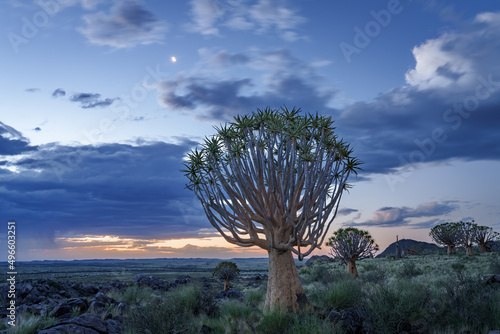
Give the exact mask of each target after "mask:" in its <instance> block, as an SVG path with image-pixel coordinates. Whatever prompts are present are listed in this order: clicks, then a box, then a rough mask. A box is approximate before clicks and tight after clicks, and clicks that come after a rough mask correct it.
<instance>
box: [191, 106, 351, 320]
mask: <svg viewBox="0 0 500 334" xmlns="http://www.w3.org/2000/svg"><path fill="white" fill-rule="evenodd" d="M332 124H333V120H332V119H331V118H330V117H325V116H319V115H317V114H316V115H311V114H307V115H304V116H302V115H300V109H299V110H297V109H295V108H294V109H293V110H291V111H289V110H288V109H286V108H282V109H281V110H271V109H269V108H268V109H266V110H264V111H262V110H258V111H257V112H254V113H252V114H250V115H245V116H237V117H236V118H235V121H234V122H232V123H229V125H224V126H221V127H220V128H217V129H216V130H217V133H216V134H215V135H214V136H212V137H209V138H206V139H205V142H204V144H203V145H202V149H201V150H198V149H195V150H193V151H192V152H191V153H189V154H188V157H187V162H186V163H185V166H186V171H185V172H186V176H187V178H188V180H189V183H188V188H189V189H191V190H192V191H194V193H195V195H196V196H197V198H198V199H199V200H200V202H201V204H202V206H203V209H204V210H205V213H206V215H207V217H208V220H209V221H210V223H211V224H212V225H213V226H214V227H215V228H216V229H217V231H218V232H219V233H220V234H221V235H222V236H223V237H224V238H225V239H226V240H227V241H228V242H230V243H233V244H236V245H239V246H242V247H251V246H258V247H260V248H263V249H265V250H266V251H267V252H268V254H269V279H268V285H267V295H266V304H265V305H266V308H267V309H268V308H275V307H277V308H281V309H285V310H287V309H292V310H296V309H297V308H298V306H299V301H300V302H302V301H303V300H307V299H306V298H305V295H304V291H303V289H302V286H301V284H300V281H299V276H298V273H297V268H296V266H295V262H294V259H293V255H292V254H296V255H297V256H298V258H299V259H300V260H302V258H303V257H304V256H307V255H308V254H310V253H311V252H312V251H313V250H314V249H316V247H318V246H320V245H321V244H322V243H323V240H324V238H325V233H326V231H327V230H328V228H329V226H330V224H331V223H332V221H333V219H334V218H335V216H336V213H337V210H338V205H339V202H340V199H341V196H342V193H343V192H344V190H346V189H348V188H349V187H350V186H349V185H348V183H347V179H348V177H349V176H350V175H351V173H357V171H358V170H359V167H358V166H359V164H360V162H359V161H358V160H357V159H356V158H354V157H352V156H351V155H352V150H351V149H350V148H349V145H347V144H346V143H344V142H343V141H342V140H340V139H339V138H338V137H337V135H336V134H335V133H334V129H335V128H334V127H333V126H332Z"/></svg>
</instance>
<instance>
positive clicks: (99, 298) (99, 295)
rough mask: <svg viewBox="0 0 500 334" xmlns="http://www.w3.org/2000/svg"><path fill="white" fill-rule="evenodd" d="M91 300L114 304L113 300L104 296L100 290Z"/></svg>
mask: <svg viewBox="0 0 500 334" xmlns="http://www.w3.org/2000/svg"><path fill="white" fill-rule="evenodd" d="M93 300H95V301H98V302H101V303H104V304H114V302H115V301H114V300H113V299H111V298H109V297H108V296H106V295H105V294H104V293H102V292H98V293H97V294H96V295H95V296H94V298H93Z"/></svg>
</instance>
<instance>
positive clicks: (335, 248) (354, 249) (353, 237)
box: [326, 227, 378, 277]
mask: <svg viewBox="0 0 500 334" xmlns="http://www.w3.org/2000/svg"><path fill="white" fill-rule="evenodd" d="M326 245H327V246H330V247H331V250H330V253H331V254H332V256H333V257H335V258H340V259H341V260H343V261H344V262H345V263H347V272H348V273H349V274H351V275H353V276H354V277H358V269H357V268H356V261H357V260H361V259H364V258H367V257H373V253H374V252H376V251H378V245H377V244H375V241H374V240H373V238H372V236H371V235H370V233H368V231H363V230H358V229H357V228H354V227H347V228H340V229H338V230H337V231H335V232H333V235H332V236H331V237H330V239H328V241H327V243H326Z"/></svg>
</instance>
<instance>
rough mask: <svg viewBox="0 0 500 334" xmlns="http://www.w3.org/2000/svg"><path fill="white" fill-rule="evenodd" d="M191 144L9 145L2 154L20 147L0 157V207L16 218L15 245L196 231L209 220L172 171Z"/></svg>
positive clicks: (187, 234)
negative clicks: (32, 147)
mask: <svg viewBox="0 0 500 334" xmlns="http://www.w3.org/2000/svg"><path fill="white" fill-rule="evenodd" d="M0 129H3V127H2V128H0ZM0 138H4V137H0ZM0 143H3V141H0ZM10 144H11V145H13V143H12V142H10ZM193 146H195V143H194V142H191V141H189V140H186V139H184V140H183V141H180V142H179V143H178V144H168V143H164V142H148V143H145V144H142V145H125V144H106V145H100V146H90V145H86V146H64V145H58V144H57V143H52V144H46V145H42V146H39V147H38V149H37V150H31V151H27V149H26V148H23V149H17V148H16V147H15V145H14V148H15V149H11V152H7V154H8V153H10V154H15V153H18V154H20V155H18V156H16V159H9V160H6V161H3V162H2V163H0V165H1V168H0V170H1V173H0V184H1V186H0V197H1V198H2V201H1V202H0V215H1V216H2V217H8V218H6V219H14V220H17V221H19V222H20V224H19V230H20V233H22V235H23V241H22V245H20V247H25V248H23V249H26V248H27V247H28V245H29V247H31V248H55V247H57V244H56V243H55V240H56V238H57V237H61V236H66V235H79V234H89V233H90V234H95V235H118V236H120V237H122V238H124V237H125V238H143V239H146V238H163V239H168V238H186V237H198V236H203V235H204V233H205V231H206V229H207V228H210V224H209V223H208V221H207V219H206V217H205V215H204V212H203V209H202V208H201V206H200V205H199V203H198V201H197V200H196V198H195V196H194V194H192V192H190V191H189V190H187V189H186V188H185V183H186V181H185V180H184V176H183V174H182V172H180V170H181V169H182V168H183V165H182V159H183V158H184V156H185V154H186V153H187V152H188V151H189V150H190V149H191V148H192V147H193ZM0 147H1V149H0V150H1V151H0V152H2V153H0V154H6V152H4V150H3V147H2V146H0ZM21 222H22V224H21ZM23 245H25V246H23Z"/></svg>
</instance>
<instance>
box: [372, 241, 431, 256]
mask: <svg viewBox="0 0 500 334" xmlns="http://www.w3.org/2000/svg"><path fill="white" fill-rule="evenodd" d="M399 248H400V249H401V251H404V252H405V253H407V250H408V249H410V250H413V251H415V252H417V253H418V254H430V253H435V252H437V251H439V250H440V249H441V248H440V247H439V246H437V245H436V244H432V243H429V242H424V241H416V240H412V239H401V240H399ZM395 254H396V242H393V243H392V244H390V245H389V246H388V247H387V248H386V249H385V250H384V251H383V252H382V253H380V254H379V255H377V256H376V257H378V258H379V257H387V256H394V255H395Z"/></svg>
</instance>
